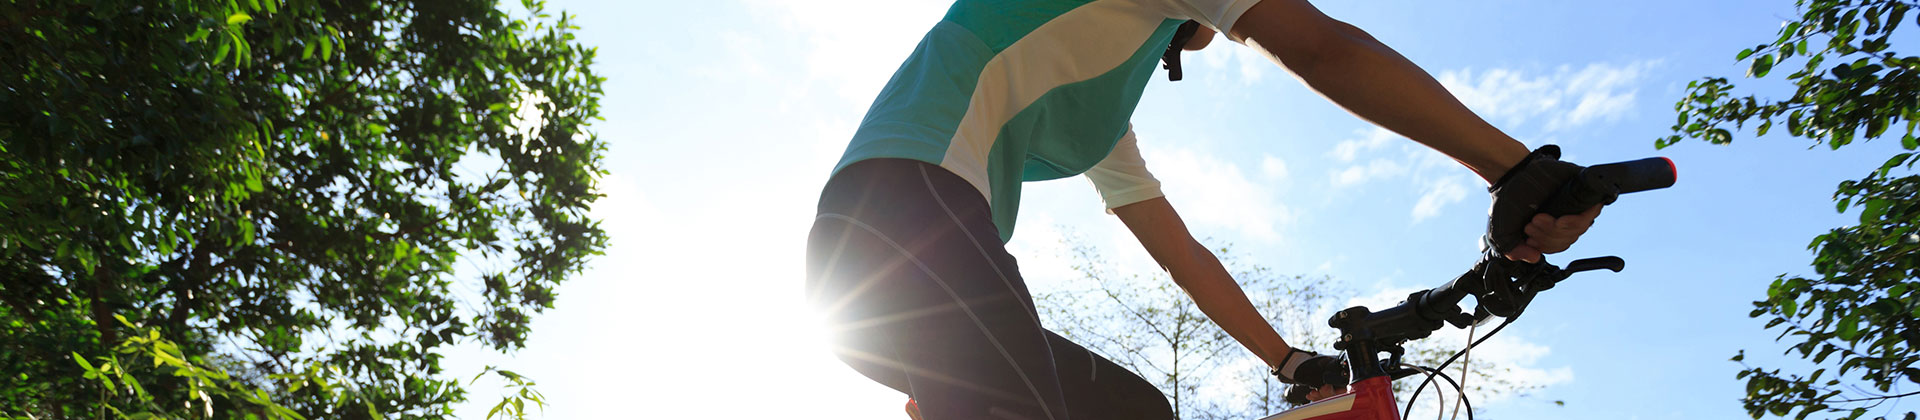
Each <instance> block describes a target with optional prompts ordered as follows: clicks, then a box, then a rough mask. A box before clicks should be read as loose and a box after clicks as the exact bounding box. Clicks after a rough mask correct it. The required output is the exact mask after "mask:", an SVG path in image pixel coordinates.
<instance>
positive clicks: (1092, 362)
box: [1047, 331, 1173, 420]
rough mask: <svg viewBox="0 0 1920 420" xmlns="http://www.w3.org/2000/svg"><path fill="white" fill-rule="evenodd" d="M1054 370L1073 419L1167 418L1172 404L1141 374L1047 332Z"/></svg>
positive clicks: (1144, 419)
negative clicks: (1058, 377) (1058, 376)
mask: <svg viewBox="0 0 1920 420" xmlns="http://www.w3.org/2000/svg"><path fill="white" fill-rule="evenodd" d="M1047 342H1048V344H1049V347H1051V348H1052V349H1053V364H1054V372H1056V373H1058V374H1059V375H1060V390H1061V392H1062V393H1064V394H1065V395H1066V398H1067V410H1068V411H1071V412H1072V413H1073V416H1074V418H1083V419H1116V420H1133V419H1140V420H1149V419H1150V420H1168V419H1172V418H1173V406H1172V405H1169V404H1168V403H1167V397H1166V395H1165V394H1162V393H1160V389H1159V388H1155V387H1154V386H1153V384H1152V383H1150V382H1147V380H1146V379H1145V378H1141V377H1140V375H1139V374H1135V373H1133V371H1130V370H1127V368H1125V367H1121V366H1120V365H1118V364H1115V363H1113V361H1111V360H1107V358H1105V357H1100V355H1098V354H1094V353H1093V352H1091V351H1087V349H1086V348H1085V347H1082V346H1080V345H1079V344H1077V343H1074V342H1073V341H1070V340H1067V338H1066V337H1061V336H1060V335H1059V334H1055V333H1054V332H1053V331H1047Z"/></svg>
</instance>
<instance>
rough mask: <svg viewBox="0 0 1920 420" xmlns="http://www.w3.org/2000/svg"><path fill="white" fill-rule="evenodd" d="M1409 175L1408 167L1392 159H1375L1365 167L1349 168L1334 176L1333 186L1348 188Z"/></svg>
mask: <svg viewBox="0 0 1920 420" xmlns="http://www.w3.org/2000/svg"><path fill="white" fill-rule="evenodd" d="M1406 173H1407V166H1406V165H1404V164H1401V163H1400V162H1398V161H1394V160H1390V159H1374V160H1372V161H1368V162H1367V163H1366V164H1364V165H1353V166H1348V167H1346V169H1341V170H1339V171H1338V172H1335V173H1334V174H1333V185H1334V186H1338V187H1348V186H1353V185H1358V184H1363V183H1366V182H1367V181H1371V180H1374V179H1380V178H1391V177H1396V176H1400V175H1405V174H1406Z"/></svg>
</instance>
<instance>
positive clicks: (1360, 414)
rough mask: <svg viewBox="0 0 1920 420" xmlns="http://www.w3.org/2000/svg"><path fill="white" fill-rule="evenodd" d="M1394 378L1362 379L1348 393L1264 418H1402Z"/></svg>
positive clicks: (1327, 419)
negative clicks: (1392, 379)
mask: <svg viewBox="0 0 1920 420" xmlns="http://www.w3.org/2000/svg"><path fill="white" fill-rule="evenodd" d="M1398 406H1399V403H1398V402H1396V401H1394V399H1393V382H1392V381H1390V380H1388V379H1387V377H1385V376H1376V377H1372V378H1367V379H1362V380H1360V382H1356V383H1354V384H1353V385H1352V386H1351V389H1349V390H1348V391H1347V393H1345V394H1340V395H1338V396H1334V397H1333V398H1328V399H1324V400H1320V401H1318V402H1314V403H1313V404H1307V405H1303V406H1299V407H1294V408H1293V409H1292V410H1287V411H1282V412H1280V413H1278V414H1274V415H1271V416H1267V417H1266V418H1263V419H1261V420H1400V411H1399V410H1398V409H1399V407H1398Z"/></svg>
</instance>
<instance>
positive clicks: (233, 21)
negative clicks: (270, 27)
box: [227, 13, 253, 25]
mask: <svg viewBox="0 0 1920 420" xmlns="http://www.w3.org/2000/svg"><path fill="white" fill-rule="evenodd" d="M251 20H253V16H248V15H247V14H246V13H234V14H232V15H228V16H227V24H228V25H238V24H242V23H247V21H251Z"/></svg>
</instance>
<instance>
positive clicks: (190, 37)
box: [187, 28, 213, 42]
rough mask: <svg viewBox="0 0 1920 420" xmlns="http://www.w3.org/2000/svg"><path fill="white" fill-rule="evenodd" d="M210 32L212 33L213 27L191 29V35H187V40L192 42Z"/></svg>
mask: <svg viewBox="0 0 1920 420" xmlns="http://www.w3.org/2000/svg"><path fill="white" fill-rule="evenodd" d="M211 33H213V29H209V28H200V30H197V31H193V35H187V42H194V41H199V40H202V39H207V34H211Z"/></svg>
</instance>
